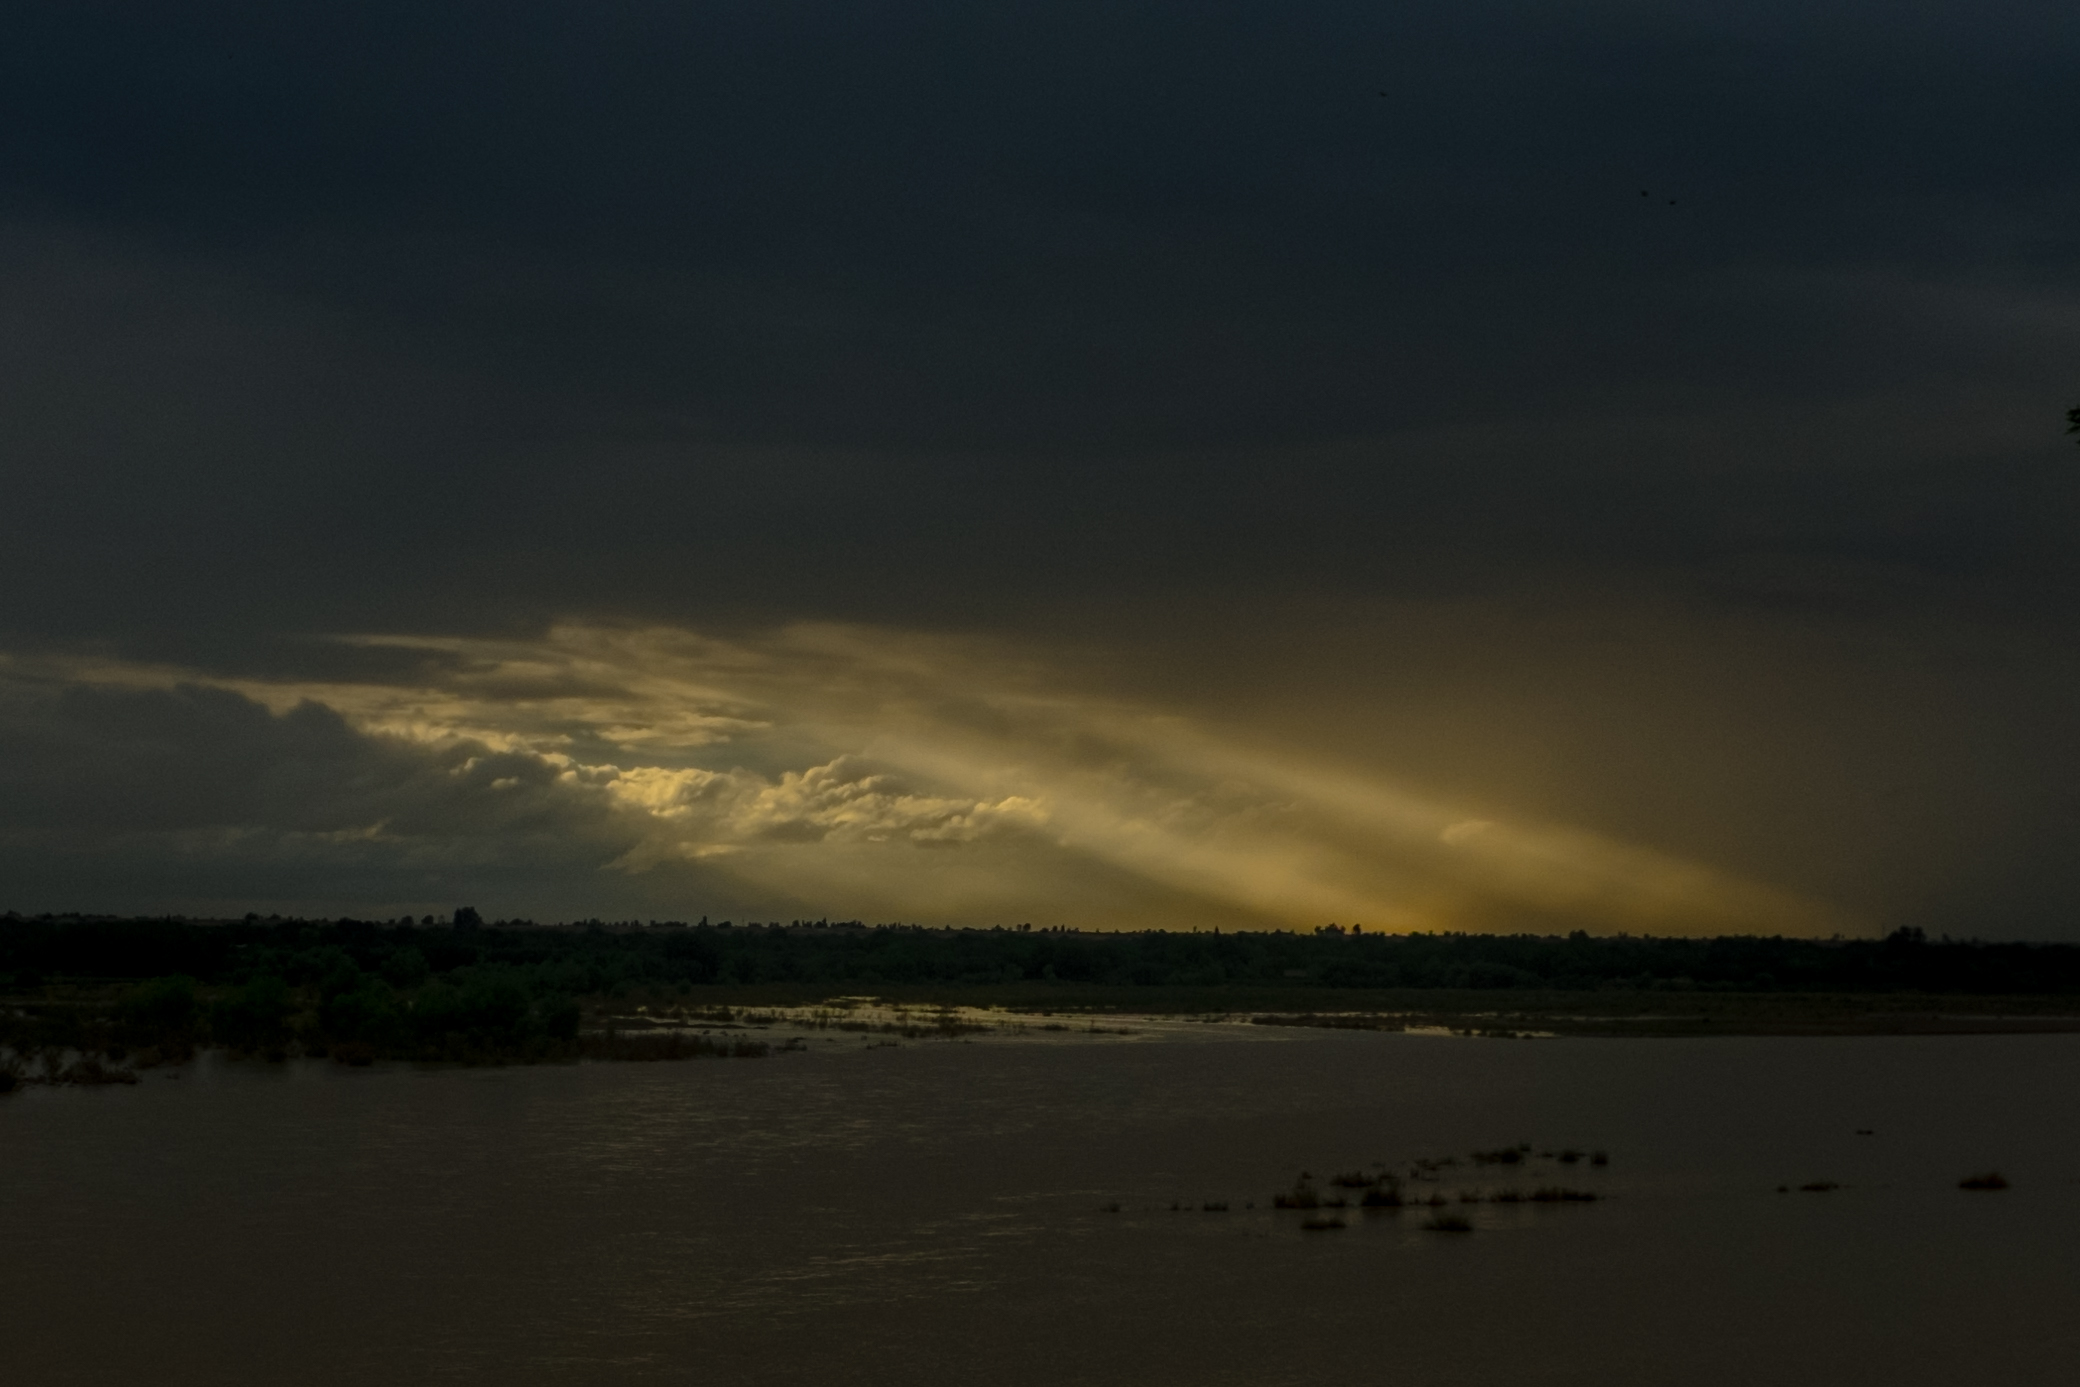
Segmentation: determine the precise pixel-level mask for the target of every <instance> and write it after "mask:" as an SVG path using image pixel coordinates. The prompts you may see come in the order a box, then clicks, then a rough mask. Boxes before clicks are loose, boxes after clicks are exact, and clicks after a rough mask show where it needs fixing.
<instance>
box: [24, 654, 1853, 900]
mask: <svg viewBox="0 0 2080 1387" xmlns="http://www.w3.org/2000/svg"><path fill="white" fill-rule="evenodd" d="M345 644H346V645H347V646H348V648H349V650H350V651H357V652H362V653H365V654H368V655H372V656H375V657H377V658H379V659H386V658H387V659H394V658H395V657H396V656H398V655H399V654H408V655H409V656H410V657H411V664H410V670H409V677H403V678H400V677H398V676H397V675H396V674H393V675H391V676H390V677H388V678H370V677H364V678H361V679H358V680H352V681H348V680H337V679H335V680H331V681H316V680H308V679H305V680H292V679H266V680H255V679H232V678H223V677H217V678H214V679H212V678H207V677H204V676H201V675H199V674H198V673H197V672H195V671H192V670H180V669H173V668H165V667H152V666H145V665H138V664H131V663H124V662H119V661H102V662H92V663H90V662H82V661H49V660H46V661H41V662H35V661H25V660H17V661H15V662H13V663H11V664H9V665H8V666H7V667H6V669H5V681H4V686H0V687H4V690H5V703H4V709H5V718H4V723H0V737H4V738H5V742H6V746H5V748H0V750H4V751H5V752H6V753H7V762H8V764H9V765H10V766H11V767H12V768H13V769H12V773H11V779H12V780H13V782H14V784H13V789H14V791H15V792H14V793H12V794H10V796H9V797H8V803H9V804H10V805H11V806H15V807H16V813H15V814H14V815H13V816H12V818H11V819H10V821H9V822H8V824H7V829H6V837H5V843H6V851H7V855H8V856H9V857H10V858H11V859H12V862H13V871H12V872H11V874H10V875H11V876H12V878H13V879H14V880H15V881H17V882H18V883H20V884H21V885H23V886H27V887H28V888H29V889H30V890H31V891H32V892H34V893H35V894H36V895H38V896H41V897H48V896H50V895H52V894H54V893H57V892H60V891H65V892H69V893H71V894H72V895H73V896H75V897H84V898H90V899H91V898H94V897H95V896H96V894H97V892H98V893H101V896H102V903H103V904H105V905H108V906H111V907H114V906H118V905H121V904H124V903H126V899H125V898H126V897H128V896H129V895H130V893H131V892H133V891H134V890H135V889H136V888H135V886H134V885H133V884H131V883H134V882H135V881H137V880H139V879H144V880H150V879H152V878H153V877H154V876H155V874H165V875H168V876H170V877H172V878H177V879H179V880H181V881H182V882H183V883H184V887H185V889H184V892H183V894H184V895H190V896H192V897H193V898H194V899H195V900H196V901H197V902H202V901H208V900H213V899H214V900H228V899H230V898H231V897H230V892H228V891H225V890H224V889H223V888H224V886H225V885H226V884H228V883H232V882H237V881H242V880H244V879H246V877H248V876H250V875H252V874H257V875H258V876H260V877H263V878H265V877H268V876H270V875H271V876H274V877H277V878H293V879H302V878H308V879H310V880H312V881H315V882H319V883H323V884H322V885H319V886H318V887H317V888H316V889H315V890H314V891H313V890H311V889H310V888H308V887H306V888H304V889H303V893H304V894H305V895H315V896H318V897H321V898H328V899H331V900H334V901H338V902H340V903H342V906H343V907H344V905H345V903H347V902H350V901H352V902H358V903H359V904H358V907H357V908H358V909H360V910H361V911H363V912H364V913H373V914H388V913H392V912H395V911H400V910H401V911H408V912H411V913H418V912H420V911H421V910H423V909H425V908H429V907H430V906H431V905H432V904H437V903H440V902H443V901H446V900H447V899H448V898H450V897H453V896H456V895H457V894H458V893H468V892H472V891H475V892H479V893H482V892H485V891H489V892H491V893H492V894H491V897H490V900H491V903H493V904H494V905H498V906H503V907H505V908H506V909H508V910H510V911H511V912H512V913H520V911H521V908H522V905H523V903H524V902H526V901H527V900H528V898H529V897H530V896H535V897H539V898H546V899H547V900H550V901H555V900H563V901H569V902H577V901H582V900H586V899H588V898H590V899H595V900H609V901H615V902H623V903H639V904H641V905H642V906H643V907H644V912H645V913H652V914H654V913H660V912H661V913H664V914H668V915H671V916H676V917H682V918H683V917H688V916H698V915H719V914H721V913H725V912H729V911H735V910H745V911H754V912H757V913H758V914H760V915H762V916H763V915H777V916H789V917H792V916H794V915H799V914H804V913H807V914H816V915H840V916H851V915H861V916H867V917H870V918H884V917H892V918H921V919H929V920H933V921H936V922H957V921H968V922H975V921H1002V920H1005V919H1007V918H1015V920H1020V921H1022V920H1028V919H1031V920H1037V921H1043V922H1046V923H1050V924H1052V923H1069V924H1074V925H1078V926H1084V927H1090V926H1097V927H1108V926H1109V927H1123V926H1131V925H1137V924H1149V923H1165V924H1173V925H1224V926H1228V927H1235V926H1238V925H1240V926H1249V925H1256V926H1265V925H1277V926H1294V925H1306V924H1318V923H1326V922H1329V921H1330V920H1337V921H1341V922H1343V923H1346V924H1350V923H1363V924H1369V925H1370V926H1372V927H1374V928H1387V929H1404V930H1405V929H1435V928H1473V929H1506V928H1546V927H1554V926H1557V925H1559V924H1562V923H1566V924H1569V925H1573V926H1581V925H1590V926H1594V927H1596V928H1599V929H1611V928H1633V929H1653V930H1662V931H1672V932H1694V931H1699V930H1756V931H1766V932H1785V933H1813V932H1829V931H1834V930H1841V929H1854V928H1860V927H1861V926H1862V924H1863V922H1861V921H1858V920H1857V919H1855V918H1854V917H1853V916H1852V915H1851V914H1850V913H1848V912H1846V911H1843V910H1839V909H1830V908H1828V907H1825V906H1823V905H1821V904H1819V903H1816V902H1813V901H1808V900H1802V899H1799V898H1798V897H1796V896H1795V895H1793V894H1792V893H1789V892H1784V891H1780V890H1773V889H1771V888H1769V887H1767V886H1765V885H1763V884H1760V883H1756V882H1752V881H1745V880H1741V879H1739V878H1738V877H1736V876H1734V875H1731V874H1729V873H1726V872H1724V871H1718V870H1714V869H1712V868H1711V867H1709V866H1706V865H1703V864H1698V863H1690V862H1684V861H1680V860H1677V859H1674V858H1672V857H1670V856H1668V855H1666V854H1663V853H1656V852H1653V851H1649V850H1646V849H1644V848H1640V847H1633V846H1627V845H1624V844H1621V843H1618V842H1614V841H1611V840H1609V839H1608V838H1605V837H1602V836H1599V835H1596V834H1593V833H1588V832H1583V831H1579V830H1569V829H1566V828H1562V827H1556V826H1552V825H1548V824H1538V823H1509V822H1499V821H1494V820H1485V819H1470V818H1468V817H1467V815H1466V813H1465V811H1464V808H1463V806H1455V805H1452V804H1449V803H1444V802H1439V801H1436V800H1433V799H1429V798H1426V797H1423V796H1420V795H1417V794H1413V793H1410V792H1407V791H1405V790H1401V789H1398V788H1396V787H1395V786H1393V785H1391V784H1390V783H1386V782H1384V781H1381V780H1379V779H1377V778H1372V777H1368V776H1365V775H1363V774H1357V773H1353V772H1351V771H1348V770H1337V769H1334V768H1330V767H1325V766H1322V765H1319V764H1309V763H1308V762H1307V761H1305V760H1301V759H1296V758H1294V757H1291V756H1282V755H1278V754H1273V753H1270V752H1267V751H1265V750H1262V749H1260V748H1252V747H1250V746H1248V745H1247V744H1246V743H1244V742H1241V741H1238V740H1236V739H1235V738H1234V737H1233V736H1232V735H1222V734H1218V733H1215V732H1213V731H1210V730H1208V729H1207V728H1205V727H1203V726H1200V725H1197V724H1196V723H1195V722H1194V721H1193V720H1191V719H1189V718H1187V717H1182V716H1178V715H1177V714H1175V713H1172V712H1166V711H1165V710H1162V709H1159V708H1154V707H1149V706H1136V705H1133V704H1129V703H1123V702H1121V701H1119V700H1117V699H1112V698H1106V697H1103V696H1100V695H1093V694H1091V693H1089V692H1087V691H1081V690H1077V689H1074V688H1071V687H1064V686H1062V685H1061V684H1060V683H1059V681H1055V680H1051V679H1048V678H1045V677H1043V676H1041V675H1040V674H1038V673H1037V672H1036V667H1035V666H1034V665H1033V664H1032V663H1031V662H1022V661H1019V660H1016V659H1013V658H1011V656H1010V654H1009V653H1008V652H1007V651H1005V650H1004V649H1002V648H1001V647H999V646H993V645H992V644H990V643H987V642H982V643H977V642H965V643H964V642H960V641H953V640H949V639H946V638H934V637H922V636H915V635H906V634H904V633H900V632H893V631H885V630H868V629H860V628H838V627H796V628H789V629H785V630H782V631H778V632H774V633H771V634H768V635H766V636H764V637H761V638H757V639H742V640H732V641H719V640H714V639H709V638H703V637H700V636H697V635H694V634H691V633H687V632H683V631H676V630H667V629H657V628H649V629H638V628H600V627H564V628H560V629H557V630H555V631H552V632H550V633H548V634H547V635H546V636H544V637H542V638H540V639H537V640H504V641H498V640H484V639H453V640H440V639H429V638H424V637H419V638H395V639H381V638H373V639H361V640H356V641H353V642H348V643H345ZM105 805H114V806H118V807H117V808H116V809H115V810H114V811H113V812H108V811H103V810H102V809H100V808H99V807H100V806H105ZM97 863H105V864H108V865H109V866H111V867H112V868H113V869H114V874H113V877H112V878H111V879H109V880H107V881H105V882H96V881H95V879H94V870H95V864H97ZM212 884H215V885H216V887H217V889H216V890H215V891H212V890H211V885H212ZM259 894H261V895H265V894H266V893H265V892H264V891H262V892H261V893H259ZM27 903H28V904H37V903H38V902H35V901H31V902H27ZM533 909H534V910H535V911H537V912H538V911H539V910H540V909H541V907H540V906H535V907H533Z"/></svg>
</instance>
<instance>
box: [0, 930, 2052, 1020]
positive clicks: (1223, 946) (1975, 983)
mask: <svg viewBox="0 0 2080 1387" xmlns="http://www.w3.org/2000/svg"><path fill="white" fill-rule="evenodd" d="M474 914H475V912H473V911H472V912H468V913H467V914H466V915H465V914H464V913H463V912H458V915H459V916H462V917H463V918H462V923H448V924H442V925H431V924H418V925H414V924H408V923H403V922H399V923H391V924H383V923H374V922H368V921H360V920H328V921H309V920H280V921H274V920H267V921H263V920H257V919H248V920H246V921H243V922H218V923H210V922H199V921H188V920H179V919H161V920H119V919H87V918H79V917H55V918H54V917H41V918H36V919H20V918H15V919H6V920H0V989H8V990H12V991H15V992H21V991H23V990H25V989H28V990H33V989H35V988H37V987H40V986H42V985H43V984H45V983H46V982H54V981H62V980H66V979H83V980H98V981H104V982H106V981H117V980H125V979H137V980H144V979H152V978H158V979H167V978H172V977H186V978H189V979H192V980H193V985H195V986H199V987H202V988H205V989H208V990H209V991H210V992H211V997H210V1000H209V1003H208V1007H207V1012H208V1025H209V1027H210V1032H211V1034H212V1035H217V1034H220V1033H221V1034H223V1035H226V1036H230V1035H237V1036H240V1037H243V1038H244V1043H246V1044H247V1046H248V1048H251V1047H252V1046H254V1045H260V1044H264V1043H267V1041H268V1039H269V1038H270V1037H271V1036H273V1035H274V1034H275V1032H274V1030H273V1029H272V1028H276V1027H279V1026H280V1025H282V1024H284V1023H283V1021H282V1017H283V1016H284V1015H286V1014H288V1012H290V1011H293V1010H294V1009H295V1008H296V1007H297V1006H299V1005H300V1006H304V1007H306V1008H310V1007H314V1008H315V1014H316V1015H317V1016H318V1018H319V1019H320V1022H321V1024H322V1025H323V1027H324V1029H325V1030H326V1031H327V1033H331V1034H338V1035H341V1036H352V1037H363V1038H367V1039H368V1040H370V1041H371V1042H373V1043H381V1044H384V1045H386V1046H387V1045H391V1044H394V1043H405V1042H404V1041H400V1040H398V1037H406V1038H408V1040H409V1041H410V1043H415V1044H421V1045H426V1046H438V1045H442V1044H447V1043H448V1042H447V1041H446V1040H445V1039H444V1038H445V1037H449V1036H470V1035H482V1036H487V1037H490V1036H496V1037H501V1038H502V1041H501V1043H503V1042H504V1041H505V1040H511V1039H514V1038H517V1037H523V1036H531V1035H542V1036H548V1037H562V1036H567V1035H568V1034H570V1033H571V1031H572V1028H573V1027H575V1025H576V1015H577V1013H576V1010H575V1003H574V1000H573V999H575V998H578V997H582V996H587V995H593V994H613V993H616V992H619V991H623V990H626V989H629V988H644V987H675V986H678V985H682V984H684V985H690V986H706V985H710V984H745V983H808V984H826V983H828V984H844V985H853V984H862V985H864V984H874V983H899V984H986V983H1040V982H1061V983H1082V984H1098V985H1114V986H1117V985H1127V986H1171V987H1178V986H1185V987H1191V986H1220V985H1239V984H1249V985H1264V984H1276V985H1282V986H1313V987H1325V988H1348V987H1367V988H1425V989H1428V988H1453V989H1468V988H1472V989H1484V988H1538V989H1558V990H1570V991H1572V990H1584V989H1598V988H1672V989H1690V988H1695V989H1704V990H1714V991H1737V990H1744V991H1781V992H1873V991H1913V992H1939V993H1942V992H1947V993H1982V994H1987V993H2010V994H2013V993H2062V992H2074V991H2080V945H2070V944H2012V943H1979V942H1971V941H1951V940H1931V939H1928V938H1927V937H1925V936H1924V935H1923V934H1922V932H1921V931H1919V930H1899V931H1896V932H1895V933H1893V934H1891V935H1888V936H1887V937H1885V938H1883V939H1855V940H1811V939H1785V938H1769V937H1749V936H1725V937H1720V938H1712V939H1667V938H1654V937H1648V936H1633V935H1617V936H1591V935H1589V934H1587V933H1585V932H1580V931H1577V932H1576V933H1574V934H1571V935H1566V936H1557V935H1530V934H1520V935H1482V934H1409V935H1385V934H1352V933H1344V932H1341V931H1336V930H1334V929H1333V927H1331V929H1328V930H1322V931H1316V932H1312V933H1297V932H1250V933H1240V934H1237V933H1219V934H1217V933H1212V932H1201V933H1191V932H1163V931H1151V932H1146V933H1131V934H1094V933H1076V932H1070V931H1059V930H1056V931H1049V930H1039V931H1035V930H1031V929H1028V928H1014V929H1003V928H998V929H920V928H917V927H915V926H897V925H884V926H868V925H864V924H862V923H861V922H858V921H849V922H839V923H835V924H834V923H832V922H829V921H816V922H809V923H804V922H791V923H789V924H785V925H783V924H780V923H778V922H775V923H773V924H769V925H751V926H746V925H736V924H730V923H723V924H715V925H710V924H707V923H705V922H703V923H701V924H699V925H677V924H672V925H664V926H642V925H638V924H635V923H634V922H630V923H629V924H626V925H606V924H602V923H600V922H597V921H593V922H585V923H581V924H578V925H568V926H552V927H543V926H535V925H530V924H526V923H524V922H507V921H499V922H493V923H477V922H474V920H473V918H472V917H474ZM155 985H157V984H155ZM163 985H164V986H166V987H169V988H170V987H172V986H173V984H172V983H165V984H163ZM226 989H228V990H226ZM170 995H171V994H169V996H170ZM183 995H185V994H183ZM198 995H199V994H198ZM135 1005H136V1006H138V1007H144V1008H157V1009H158V1010H153V1011H152V1012H151V1014H152V1015H154V1016H161V1017H164V1018H172V1017H174V1016H175V1015H176V1014H177V1013H179V1012H180V1011H181V1008H182V1007H184V1006H186V1005H188V1004H187V1003H183V1002H180V1001H177V1000H162V1001H158V1002H152V1001H148V1000H146V999H144V998H143V997H142V996H140V999H139V1000H138V1001H137V1002H136V1003H135ZM194 1005H195V1006H196V1007H201V1006H202V1003H201V1002H199V1001H198V1002H196V1003H194ZM198 1014H200V1013H198Z"/></svg>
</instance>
